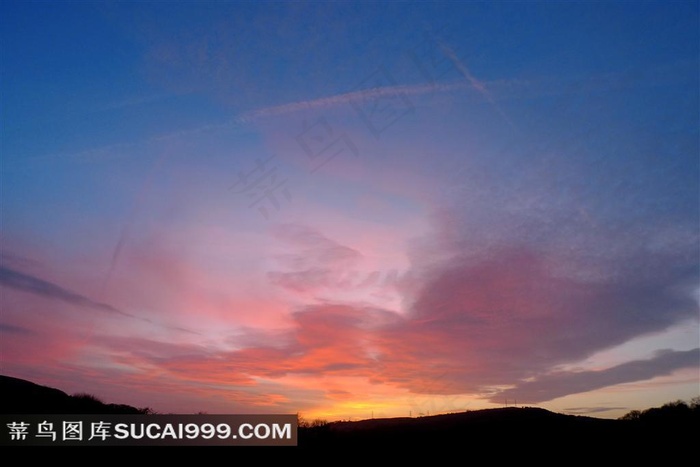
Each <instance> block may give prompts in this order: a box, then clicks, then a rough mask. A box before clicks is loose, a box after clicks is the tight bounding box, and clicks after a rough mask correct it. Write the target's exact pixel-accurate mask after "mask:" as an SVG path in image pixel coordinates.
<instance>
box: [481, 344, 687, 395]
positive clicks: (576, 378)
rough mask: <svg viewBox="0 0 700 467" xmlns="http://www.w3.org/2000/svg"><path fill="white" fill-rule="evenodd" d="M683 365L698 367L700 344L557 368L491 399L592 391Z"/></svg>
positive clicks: (661, 373) (651, 375)
mask: <svg viewBox="0 0 700 467" xmlns="http://www.w3.org/2000/svg"><path fill="white" fill-rule="evenodd" d="M683 368H696V369H697V368H700V348H697V349H692V350H686V351H672V350H664V351H659V352H658V353H657V355H656V356H655V357H654V358H651V359H649V360H634V361H631V362H626V363H623V364H621V365H617V366H614V367H612V368H608V369H606V370H600V371H580V372H558V373H552V374H549V375H546V376H543V377H540V378H537V379H536V380H534V381H528V382H523V383H520V384H518V385H516V386H515V387H514V388H511V389H508V390H506V391H503V392H501V393H499V394H498V396H497V397H494V398H493V399H491V401H492V402H498V401H500V400H501V399H503V398H504V397H506V398H517V399H518V400H519V401H522V402H525V403H537V402H544V401H548V400H552V399H556V398H557V397H561V396H566V395H568V394H578V393H581V392H588V391H593V390H594V389H600V388H604V387H608V386H614V385H616V384H622V383H631V382H635V381H643V380H647V379H651V378H654V377H656V376H665V375H669V374H671V373H672V372H674V371H676V370H680V369H683Z"/></svg>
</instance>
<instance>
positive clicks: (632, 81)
mask: <svg viewBox="0 0 700 467" xmlns="http://www.w3.org/2000/svg"><path fill="white" fill-rule="evenodd" d="M0 8H1V11H0V31H1V32H0V34H1V38H0V39H1V43H0V48H1V56H0V64H1V69H2V81H1V84H0V85H1V95H0V106H1V109H2V133H1V135H0V137H1V142H2V146H1V150H2V159H1V169H2V175H1V198H0V203H1V218H0V221H1V223H0V229H1V230H0V235H1V237H0V238H1V243H0V247H1V248H0V254H1V256H0V258H1V261H2V262H1V265H0V293H1V295H0V306H1V314H0V352H1V353H0V363H1V365H0V373H2V374H4V375H8V376H14V377H18V378H24V379H28V380H30V381H33V382H36V383H39V384H44V385H49V386H53V387H56V388H58V389H61V390H63V391H65V392H68V393H75V392H87V393H91V394H94V395H96V396H98V397H99V398H101V399H103V400H104V401H106V402H114V403H124V404H130V405H134V406H138V407H145V406H148V407H151V408H153V409H154V410H156V411H158V412H164V413H169V412H172V413H195V412H199V411H205V412H208V413H297V412H300V413H301V414H302V415H303V416H305V417H309V418H315V417H322V418H326V419H329V420H335V419H362V418H369V417H371V416H374V417H384V416H387V417H388V416H408V415H412V416H417V415H420V414H428V413H429V414H435V413H442V412H453V411H462V410H473V409H480V408H488V407H498V406H503V405H504V404H505V403H506V401H508V403H509V404H513V403H515V401H516V400H517V404H518V405H533V406H540V407H544V408H547V409H550V410H555V411H559V412H565V413H575V414H586V415H593V416H598V417H608V418H611V417H618V416H620V415H622V414H624V413H626V412H628V411H630V410H632V409H644V408H648V407H651V406H657V405H661V404H663V403H666V402H669V401H672V400H676V399H684V400H689V399H690V398H692V397H695V396H698V395H700V349H699V347H700V332H699V329H700V328H699V318H700V313H699V304H700V286H699V283H700V234H699V233H700V208H699V201H698V200H699V197H700V189H699V187H700V162H699V159H700V158H699V153H700V148H699V134H698V131H699V128H700V118H699V115H700V84H699V76H700V50H699V44H700V35H699V32H698V31H699V28H698V24H699V21H700V18H699V9H700V8H699V3H698V2H697V1H687V2H658V3H656V2H651V3H648V2H617V3H604V2H579V3H570V2H566V3H565V2H543V3H535V2H488V3H476V2H468V3H467V2H445V3H441V2H435V3H432V2H431V3H429V4H427V3H414V2H405V3H373V2H352V3H351V2H340V3H321V2H310V3H276V2H261V3H252V2H251V3H243V2H231V3H223V2H210V3H202V4H194V3H189V2H177V3H176V2H148V3H147V2H128V3H127V2H121V3H120V2H47V3H44V2H18V1H3V2H2V4H1V7H0Z"/></svg>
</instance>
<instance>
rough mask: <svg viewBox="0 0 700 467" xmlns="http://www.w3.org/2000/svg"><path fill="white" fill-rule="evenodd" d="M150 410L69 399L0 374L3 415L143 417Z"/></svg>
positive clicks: (76, 397)
mask: <svg viewBox="0 0 700 467" xmlns="http://www.w3.org/2000/svg"><path fill="white" fill-rule="evenodd" d="M149 412H150V409H138V408H136V407H132V406H130V405H121V404H105V403H103V402H102V401H100V400H99V399H97V398H96V397H94V396H91V395H89V394H76V395H73V396H69V395H68V394H66V393H65V392H63V391H60V390H58V389H54V388H50V387H47V386H40V385H38V384H35V383H32V382H29V381H26V380H23V379H19V378H13V377H11V376H3V375H0V413H3V414H15V413H17V414H69V413H81V414H143V413H149Z"/></svg>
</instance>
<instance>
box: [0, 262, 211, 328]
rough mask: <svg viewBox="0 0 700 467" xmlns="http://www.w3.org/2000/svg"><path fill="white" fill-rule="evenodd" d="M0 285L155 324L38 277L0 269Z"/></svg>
mask: <svg viewBox="0 0 700 467" xmlns="http://www.w3.org/2000/svg"><path fill="white" fill-rule="evenodd" d="M0 284H1V285H3V286H5V287H9V288H12V289H15V290H19V291H21V292H26V293H30V294H32V295H36V296H39V297H43V298H47V299H51V300H58V301H61V302H64V303H68V304H71V305H75V306H79V307H83V308H91V309H93V310H98V311H102V312H105V313H109V314H112V315H118V316H123V317H125V318H130V319H135V320H139V321H142V322H145V323H149V324H155V323H154V322H153V321H152V320H150V319H148V318H142V317H140V316H136V315H134V314H131V313H127V312H126V311H122V310H120V309H118V308H116V307H114V306H112V305H110V304H108V303H103V302H98V301H95V300H92V299H91V298H88V297H86V296H84V295H81V294H79V293H76V292H73V291H71V290H68V289H66V288H63V287H61V286H59V285H57V284H54V283H53V282H49V281H46V280H43V279H40V278H38V277H35V276H32V275H29V274H24V273H22V272H19V271H15V270H13V269H9V268H6V267H0ZM164 327H166V328H169V329H173V330H177V331H181V332H186V333H190V334H199V333H197V332H195V331H192V330H189V329H185V328H182V327H179V326H164Z"/></svg>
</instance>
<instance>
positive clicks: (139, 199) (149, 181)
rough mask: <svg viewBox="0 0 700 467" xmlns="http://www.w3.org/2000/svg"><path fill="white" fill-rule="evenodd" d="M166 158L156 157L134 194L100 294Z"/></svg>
mask: <svg viewBox="0 0 700 467" xmlns="http://www.w3.org/2000/svg"><path fill="white" fill-rule="evenodd" d="M167 158H168V155H167V153H166V154H163V155H161V156H160V157H159V158H158V160H157V161H156V163H155V165H154V166H153V169H152V170H151V173H150V174H149V175H148V178H146V181H145V182H144V183H143V185H142V186H141V189H140V190H139V192H138V194H137V195H136V199H135V201H134V205H133V207H132V209H131V212H130V213H129V217H128V219H127V220H126V222H125V224H124V227H123V228H122V231H121V233H120V234H119V239H118V240H117V244H116V245H115V246H114V250H112V258H111V260H110V262H109V269H108V270H107V275H106V276H105V279H104V281H103V282H102V290H101V293H100V296H104V293H105V291H106V290H107V286H108V285H109V281H110V280H111V278H112V274H113V273H114V270H115V269H116V267H117V264H118V262H119V258H120V257H121V253H122V250H123V249H124V245H125V244H126V242H127V241H128V239H129V236H130V235H131V229H132V226H133V224H134V219H136V217H137V215H138V213H139V208H140V207H141V205H143V203H144V200H145V198H146V195H147V194H148V192H149V191H150V189H151V186H152V185H153V179H154V178H155V174H156V173H157V172H158V169H160V167H161V166H162V165H163V163H164V162H165V160H166V159H167Z"/></svg>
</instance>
